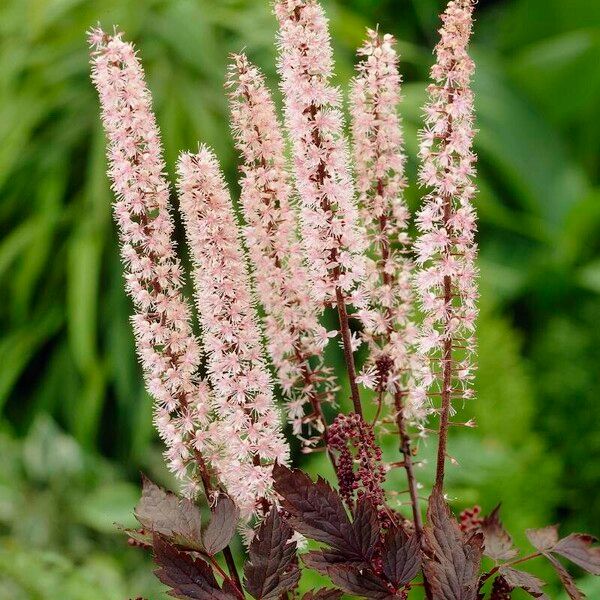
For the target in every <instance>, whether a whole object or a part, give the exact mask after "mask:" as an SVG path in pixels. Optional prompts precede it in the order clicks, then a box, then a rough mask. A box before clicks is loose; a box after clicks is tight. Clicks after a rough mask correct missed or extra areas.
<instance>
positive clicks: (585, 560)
mask: <svg viewBox="0 0 600 600" xmlns="http://www.w3.org/2000/svg"><path fill="white" fill-rule="evenodd" d="M596 541H597V540H596V538H595V537H594V536H592V535H588V534H587V533H572V534H571V535H568V536H567V537H566V538H563V539H562V540H560V541H559V542H558V543H557V544H556V545H555V546H554V548H553V550H552V552H555V553H556V554H560V555H561V556H562V557H564V558H566V559H568V560H570V561H571V562H572V563H575V564H576V565H577V566H578V567H581V568H582V569H584V570H585V571H587V572H588V573H591V574H592V575H600V546H592V544H593V543H594V542H596Z"/></svg>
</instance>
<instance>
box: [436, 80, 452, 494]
mask: <svg viewBox="0 0 600 600" xmlns="http://www.w3.org/2000/svg"><path fill="white" fill-rule="evenodd" d="M453 96H454V93H453V92H452V91H451V92H450V93H449V95H448V101H449V103H450V104H451V103H452V100H453ZM451 133H452V116H449V117H448V127H447V129H446V133H445V135H444V136H443V138H442V141H441V144H442V145H446V144H447V143H448V138H449V137H450V135H451ZM443 209H444V227H445V228H446V231H448V230H449V229H450V220H451V218H452V196H451V195H450V194H445V195H444V196H443ZM451 250H452V249H451V248H450V249H446V253H449V252H451ZM452 298H453V296H452V278H451V277H450V275H444V306H445V308H446V317H445V320H444V334H445V339H444V348H443V355H442V394H441V395H442V412H441V415H440V428H439V438H438V452H437V465H436V470H435V486H436V488H438V490H439V491H440V493H441V492H442V490H443V487H444V475H445V470H446V454H447V447H448V427H449V423H450V407H451V402H452V346H453V338H452V336H451V335H449V331H450V321H451V319H452Z"/></svg>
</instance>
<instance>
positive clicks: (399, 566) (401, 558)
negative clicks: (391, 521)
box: [381, 527, 421, 588]
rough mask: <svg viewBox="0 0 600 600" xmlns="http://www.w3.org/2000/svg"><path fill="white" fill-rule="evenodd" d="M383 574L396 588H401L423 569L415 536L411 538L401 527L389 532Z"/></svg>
mask: <svg viewBox="0 0 600 600" xmlns="http://www.w3.org/2000/svg"><path fill="white" fill-rule="evenodd" d="M381 559H382V563H383V574H384V575H385V577H386V578H387V579H388V581H389V582H390V583H392V584H393V585H394V587H395V588H401V587H403V586H405V585H406V584H407V583H409V582H410V581H412V579H413V578H414V577H415V576H416V575H417V573H418V572H419V569H420V568H421V549H420V544H419V540H418V539H417V536H416V535H415V534H413V535H411V536H409V535H408V534H407V533H405V532H404V530H403V529H401V528H400V527H398V528H396V529H392V530H390V531H388V532H387V534H386V536H385V539H384V543H383V552H382V557H381Z"/></svg>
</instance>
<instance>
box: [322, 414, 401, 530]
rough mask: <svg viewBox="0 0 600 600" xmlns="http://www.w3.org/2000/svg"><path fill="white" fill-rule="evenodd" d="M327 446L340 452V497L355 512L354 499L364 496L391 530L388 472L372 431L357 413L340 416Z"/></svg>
mask: <svg viewBox="0 0 600 600" xmlns="http://www.w3.org/2000/svg"><path fill="white" fill-rule="evenodd" d="M327 442H328V444H329V447H330V448H331V449H333V450H337V451H338V452H339V457H338V460H337V467H336V474H337V477H338V482H339V486H340V495H341V496H342V498H343V499H344V500H345V502H346V504H348V506H349V507H350V508H351V509H352V508H353V506H354V498H355V497H356V496H358V497H359V498H360V497H362V496H364V497H365V498H367V499H369V500H370V501H371V503H372V504H373V506H374V507H376V508H377V510H378V513H379V518H380V520H381V523H382V525H383V526H384V527H387V526H389V525H390V518H389V514H388V510H387V509H386V502H385V494H384V491H383V487H382V485H383V482H384V481H385V468H384V466H383V464H382V462H381V448H379V446H378V445H377V443H376V441H375V434H374V433H373V427H372V426H371V425H370V424H369V423H367V422H366V421H365V420H364V419H363V418H362V417H361V416H360V415H357V414H356V413H350V414H348V415H344V414H340V415H338V416H337V417H336V419H335V421H334V422H333V423H332V424H331V426H330V427H329V431H328V432H327ZM352 448H354V450H355V453H356V455H355V454H353V452H352V450H351V449H352ZM355 466H356V468H355Z"/></svg>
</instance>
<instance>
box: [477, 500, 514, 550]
mask: <svg viewBox="0 0 600 600" xmlns="http://www.w3.org/2000/svg"><path fill="white" fill-rule="evenodd" d="M481 531H482V532H483V537H484V541H485V547H484V550H483V552H484V554H485V555H486V556H489V557H490V558H493V559H494V560H510V559H511V558H513V557H514V556H516V555H517V554H518V551H517V549H516V548H515V547H514V546H513V541H512V538H511V536H510V534H509V533H508V532H507V531H506V529H504V526H503V525H502V521H500V505H498V506H496V508H495V509H494V510H493V511H492V512H491V513H490V514H489V515H488V516H487V517H485V518H484V519H483V522H482V523H481Z"/></svg>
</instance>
